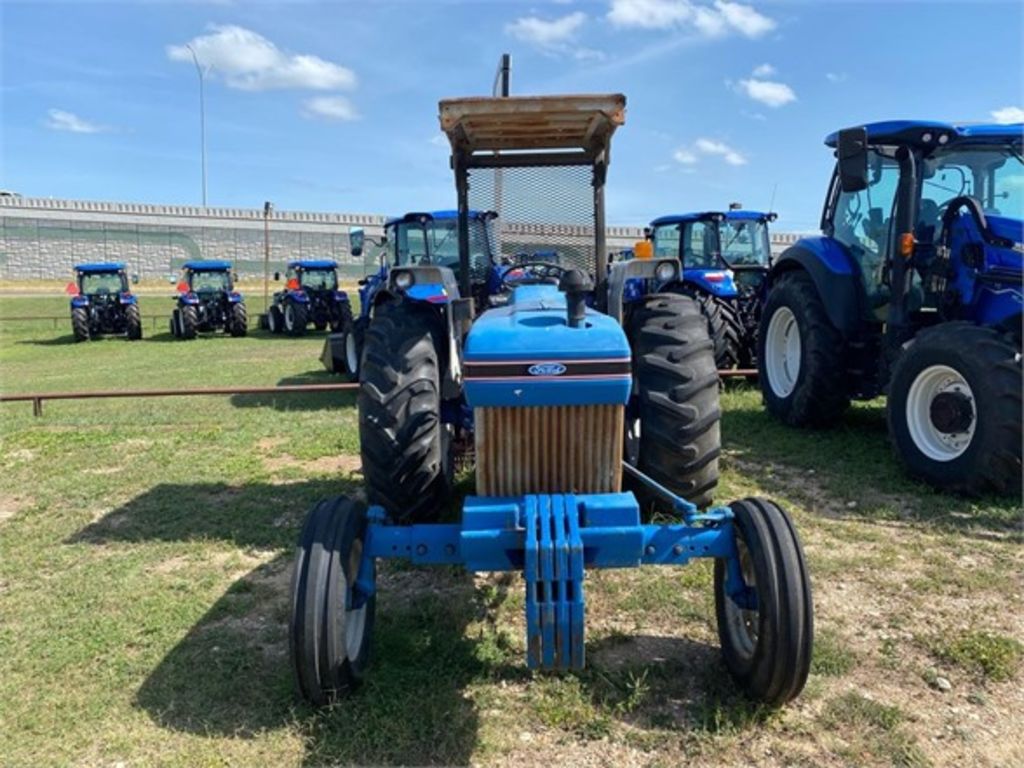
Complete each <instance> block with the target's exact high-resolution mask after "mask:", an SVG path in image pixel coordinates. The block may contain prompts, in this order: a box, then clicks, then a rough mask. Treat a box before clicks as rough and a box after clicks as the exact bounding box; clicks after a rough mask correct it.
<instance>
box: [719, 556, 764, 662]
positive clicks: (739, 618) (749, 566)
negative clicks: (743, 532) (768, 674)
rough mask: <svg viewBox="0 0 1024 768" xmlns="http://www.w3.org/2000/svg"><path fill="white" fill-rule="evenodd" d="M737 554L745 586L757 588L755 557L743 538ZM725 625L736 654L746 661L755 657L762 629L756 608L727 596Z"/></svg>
mask: <svg viewBox="0 0 1024 768" xmlns="http://www.w3.org/2000/svg"><path fill="white" fill-rule="evenodd" d="M736 556H737V557H738V558H739V561H740V572H741V573H742V574H743V583H744V586H745V587H747V588H748V589H753V590H756V589H757V576H756V575H755V572H754V559H753V557H752V556H751V554H750V550H749V549H748V548H747V545H746V542H744V541H743V539H741V538H739V537H738V536H737V537H736ZM725 626H726V631H727V632H728V633H729V644H730V645H731V646H732V648H733V650H735V651H736V654H737V655H738V656H739V657H740V658H741V659H743V660H744V661H749V660H750V659H752V658H753V657H754V652H755V651H756V650H757V638H758V634H759V630H760V614H759V613H758V611H756V610H753V611H752V610H748V609H746V608H741V607H740V606H738V605H737V604H736V602H735V601H734V600H733V599H732V598H731V597H729V596H728V595H726V596H725Z"/></svg>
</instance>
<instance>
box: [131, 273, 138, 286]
mask: <svg viewBox="0 0 1024 768" xmlns="http://www.w3.org/2000/svg"><path fill="white" fill-rule="evenodd" d="M138 284H139V276H138V274H135V275H132V285H138Z"/></svg>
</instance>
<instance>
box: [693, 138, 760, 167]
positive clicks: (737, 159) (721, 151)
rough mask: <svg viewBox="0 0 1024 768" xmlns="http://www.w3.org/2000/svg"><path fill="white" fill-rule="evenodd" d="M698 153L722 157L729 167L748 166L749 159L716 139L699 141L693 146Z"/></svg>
mask: <svg viewBox="0 0 1024 768" xmlns="http://www.w3.org/2000/svg"><path fill="white" fill-rule="evenodd" d="M693 146H694V147H695V148H696V149H697V151H698V152H702V153H703V154H705V155H716V156H720V157H721V158H722V159H723V160H725V162H727V163H728V164H729V165H746V163H747V158H745V157H744V156H743V155H741V154H740V153H739V152H737V151H736V150H735V149H733V148H732V147H730V146H729V145H728V144H726V143H725V142H722V141H715V140H714V139H697V141H696V142H694V145H693Z"/></svg>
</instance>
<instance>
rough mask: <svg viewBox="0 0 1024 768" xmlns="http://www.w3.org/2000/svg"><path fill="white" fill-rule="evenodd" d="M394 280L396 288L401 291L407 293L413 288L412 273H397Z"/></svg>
mask: <svg viewBox="0 0 1024 768" xmlns="http://www.w3.org/2000/svg"><path fill="white" fill-rule="evenodd" d="M392 279H393V280H394V283H395V288H397V289H398V290H400V291H407V290H409V289H410V288H412V284H413V279H412V272H406V271H404V270H402V271H399V272H395V274H394V277H393V278H392Z"/></svg>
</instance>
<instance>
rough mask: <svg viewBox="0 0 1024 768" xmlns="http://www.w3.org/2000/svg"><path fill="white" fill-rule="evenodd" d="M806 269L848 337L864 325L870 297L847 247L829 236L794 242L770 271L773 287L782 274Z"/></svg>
mask: <svg viewBox="0 0 1024 768" xmlns="http://www.w3.org/2000/svg"><path fill="white" fill-rule="evenodd" d="M796 270H803V271H804V272H806V273H807V274H808V275H810V276H811V279H812V280H813V281H814V286H815V288H817V290H818V295H819V296H821V300H822V303H823V304H824V305H825V313H826V314H827V315H828V319H829V322H831V323H832V325H833V326H835V328H836V329H837V330H838V331H839V332H840V333H842V334H843V335H844V336H846V337H850V336H853V335H855V334H856V333H857V332H858V331H860V330H861V328H862V327H863V325H864V312H865V307H866V304H867V302H866V299H865V297H864V289H863V287H862V286H861V279H860V268H859V267H858V266H857V263H856V262H855V261H854V260H853V258H852V257H851V256H850V255H849V254H848V253H847V252H846V249H845V248H844V247H843V246H842V245H841V244H840V243H839V242H837V241H836V240H833V239H832V238H829V237H805V238H802V239H800V240H798V241H797V242H796V243H794V244H793V245H791V246H790V247H789V248H787V249H786V250H785V251H783V252H782V255H781V256H779V258H778V259H777V260H776V261H775V263H774V264H773V265H772V268H771V270H770V271H769V272H768V284H769V290H771V285H772V284H773V283H775V281H777V280H778V279H779V278H780V277H782V275H784V274H787V273H789V272H794V271H796Z"/></svg>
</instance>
